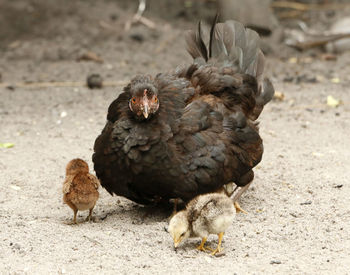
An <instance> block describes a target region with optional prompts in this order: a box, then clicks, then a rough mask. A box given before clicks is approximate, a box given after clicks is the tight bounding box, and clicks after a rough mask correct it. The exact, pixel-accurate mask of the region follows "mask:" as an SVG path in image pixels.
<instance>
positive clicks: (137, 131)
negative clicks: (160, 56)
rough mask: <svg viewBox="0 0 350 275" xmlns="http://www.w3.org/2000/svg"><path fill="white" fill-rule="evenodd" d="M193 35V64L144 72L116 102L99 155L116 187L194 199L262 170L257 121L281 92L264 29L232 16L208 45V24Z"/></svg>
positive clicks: (102, 174) (98, 163)
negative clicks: (268, 68)
mask: <svg viewBox="0 0 350 275" xmlns="http://www.w3.org/2000/svg"><path fill="white" fill-rule="evenodd" d="M186 41H187V46H188V52H189V53H190V54H191V55H192V57H193V59H194V63H193V64H192V65H190V66H188V67H186V68H181V69H177V70H176V71H175V72H173V73H164V74H163V73H162V74H158V75H157V76H156V77H154V78H153V77H151V76H148V75H143V76H136V77H135V78H134V79H133V80H131V82H130V84H129V85H128V86H127V87H125V89H124V92H123V93H121V94H120V95H119V97H118V98H117V99H116V100H115V101H114V102H113V103H112V104H111V105H110V106H109V109H108V116H107V124H106V126H105V128H104V129H103V131H102V133H101V135H100V136H99V137H98V138H97V139H96V141H95V147H94V150H95V153H94V155H93V162H94V165H95V166H94V167H95V171H96V174H97V176H98V178H99V179H100V181H101V184H102V186H103V187H105V188H106V189H107V190H108V192H110V193H111V194H113V193H115V194H117V195H121V196H124V197H126V198H129V199H130V200H133V201H135V202H137V203H141V204H149V203H153V202H155V201H158V200H159V199H165V200H167V199H170V198H181V199H182V200H184V201H188V200H190V199H192V198H193V197H194V196H196V195H198V194H201V193H207V192H212V191H215V190H217V189H219V188H221V187H222V186H223V185H225V184H228V183H230V182H234V183H236V184H237V185H238V186H245V185H247V184H248V183H249V182H251V180H252V179H253V177H254V173H253V171H252V168H253V167H254V166H256V165H257V164H258V163H259V162H260V160H261V157H262V154H263V145H262V140H261V138H260V136H259V131H258V127H257V123H256V122H254V121H255V120H256V119H257V118H258V116H259V115H260V113H261V111H262V109H263V107H264V105H265V104H266V103H267V102H269V101H270V100H271V98H272V96H273V94H274V89H273V86H272V84H271V83H270V82H269V80H267V79H265V80H264V79H263V76H262V74H263V69H264V56H263V54H262V52H261V50H260V49H259V45H258V44H259V37H258V35H257V34H256V33H255V32H254V31H252V30H249V29H245V28H244V26H243V25H242V24H240V23H239V22H235V21H227V22H226V23H214V24H213V27H212V29H211V32H210V41H209V46H208V47H207V46H206V45H205V43H204V41H203V39H202V30H201V26H200V24H199V25H198V30H197V32H193V31H190V32H188V33H187V34H186Z"/></svg>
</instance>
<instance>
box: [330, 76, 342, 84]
mask: <svg viewBox="0 0 350 275" xmlns="http://www.w3.org/2000/svg"><path fill="white" fill-rule="evenodd" d="M331 82H332V83H336V84H338V83H340V78H339V77H333V78H332V79H331Z"/></svg>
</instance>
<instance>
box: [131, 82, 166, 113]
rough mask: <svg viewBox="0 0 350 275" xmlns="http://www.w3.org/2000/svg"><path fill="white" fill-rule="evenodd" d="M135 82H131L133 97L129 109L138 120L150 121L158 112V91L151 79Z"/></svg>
mask: <svg viewBox="0 0 350 275" xmlns="http://www.w3.org/2000/svg"><path fill="white" fill-rule="evenodd" d="M135 80H136V81H135ZM135 80H134V81H132V82H131V85H130V88H129V91H130V95H131V97H130V99H129V108H130V110H131V111H132V112H133V113H134V114H135V115H136V117H137V118H138V119H148V118H149V117H151V116H152V115H154V114H155V113H156V112H157V111H158V108H159V99H158V90H157V88H156V87H155V86H154V84H153V83H152V80H151V79H150V77H142V78H140V79H135Z"/></svg>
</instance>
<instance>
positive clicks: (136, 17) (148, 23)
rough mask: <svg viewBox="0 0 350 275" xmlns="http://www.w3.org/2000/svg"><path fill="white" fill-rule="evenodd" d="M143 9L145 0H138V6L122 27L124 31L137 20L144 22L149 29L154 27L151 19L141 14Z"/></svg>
mask: <svg viewBox="0 0 350 275" xmlns="http://www.w3.org/2000/svg"><path fill="white" fill-rule="evenodd" d="M145 9H146V0H139V7H138V10H137V12H136V14H135V15H134V16H133V18H132V19H131V20H128V21H127V22H126V23H125V27H124V29H125V31H128V30H130V28H131V26H132V25H133V24H135V23H138V22H140V23H142V24H144V25H145V26H146V27H148V28H150V29H155V28H156V24H155V23H154V22H153V21H151V20H150V19H147V18H145V17H143V16H142V14H143V12H144V11H145Z"/></svg>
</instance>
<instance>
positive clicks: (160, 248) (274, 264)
mask: <svg viewBox="0 0 350 275" xmlns="http://www.w3.org/2000/svg"><path fill="white" fill-rule="evenodd" d="M1 2H2V4H3V5H5V6H6V7H7V9H2V11H1V12H4V10H7V11H9V10H11V12H12V15H11V13H8V14H7V17H6V18H7V19H6V18H5V17H1V18H2V20H8V22H7V23H9V22H10V21H11V20H12V19H13V20H17V19H16V16H15V15H18V18H22V19H23V20H22V21H19V20H17V21H16V22H17V25H12V26H11V28H12V29H7V28H9V26H10V25H9V24H7V25H6V24H5V25H4V24H1V28H0V30H1V34H2V35H3V34H4V33H5V31H7V35H4V36H2V37H5V38H6V39H5V38H4V39H2V40H1V44H0V48H1V49H2V50H1V56H0V74H1V75H2V82H3V83H0V85H1V87H0V118H1V119H0V142H12V143H14V144H15V145H14V147H13V148H9V149H5V148H0V171H1V178H0V188H1V192H0V216H1V223H0V239H1V242H0V271H1V273H3V274H23V273H28V274H33V273H36V274H48V273H50V274H55V273H59V274H61V273H62V274H63V273H67V274H89V273H97V272H98V273H101V274H116V273H122V274H124V273H125V274H130V273H132V274H134V273H146V274H148V273H152V274H154V273H156V274H157V273H161V274H166V273H175V274H176V273H210V274H218V273H220V274H222V273H231V274H233V273H236V274H257V273H258V274H259V273H260V274H261V273H266V274H269V273H280V274H282V273H283V274H291V273H297V274H315V273H318V274H320V273H322V274H329V273H335V274H349V270H350V256H349V251H350V235H349V231H350V224H349V220H350V204H349V196H350V187H349V177H350V161H349V159H350V150H349V148H350V139H349V134H350V130H349V129H350V107H349V103H350V90H349V84H350V66H349V63H350V53H347V54H343V55H340V56H338V58H337V60H336V61H323V60H322V59H321V58H320V55H319V53H318V52H316V53H312V55H310V54H303V55H301V54H297V53H294V55H293V56H291V57H295V58H294V59H285V58H283V59H281V58H277V57H273V56H270V57H268V64H267V74H268V75H270V76H271V78H272V80H273V82H274V84H275V87H276V90H277V91H280V92H283V93H284V95H285V98H284V100H283V101H277V100H276V101H273V102H271V103H270V104H269V105H268V106H267V107H266V109H265V110H264V112H263V114H262V116H261V117H260V122H261V123H260V128H261V135H262V137H263V139H264V144H265V154H264V157H263V161H262V162H261V163H260V164H259V166H258V167H257V169H256V170H255V171H256V178H255V180H254V184H253V185H252V187H251V188H250V189H249V190H248V191H247V192H246V194H245V195H244V196H243V197H242V199H241V205H242V207H243V208H245V209H246V210H247V211H248V212H249V214H247V215H244V214H240V215H238V216H237V218H236V221H235V223H234V224H233V225H232V227H231V228H230V229H229V230H228V231H227V233H226V235H225V237H224V243H223V247H224V252H225V254H224V255H222V256H221V257H212V256H209V255H207V254H205V253H201V252H198V251H196V250H194V247H195V245H197V244H198V241H199V240H198V239H193V240H190V241H188V242H187V243H185V244H184V245H182V246H181V247H180V248H179V249H178V250H177V251H176V252H175V251H174V249H173V246H172V240H171V238H170V236H169V235H168V233H167V232H166V230H165V228H166V227H167V218H168V216H169V214H170V211H169V210H164V209H160V208H156V207H153V208H152V207H146V208H145V207H142V206H139V205H136V204H134V203H132V202H130V201H128V200H126V199H123V198H120V197H112V196H110V195H109V194H108V193H107V192H106V191H105V190H104V189H102V188H101V189H100V194H101V198H100V200H99V201H98V204H97V206H96V208H95V210H94V213H95V217H96V221H95V222H91V223H85V222H82V221H83V219H84V218H85V216H86V215H87V213H80V215H79V221H81V223H80V224H78V225H75V226H72V225H68V224H67V223H68V222H69V221H70V220H71V218H72V216H73V213H72V211H71V210H70V209H69V208H68V207H67V206H66V205H64V204H63V202H62V194H61V185H62V182H63V179H64V169H65V165H66V163H67V162H68V161H69V160H70V159H72V158H75V157H81V158H83V159H85V160H87V161H88V163H89V165H90V168H91V169H92V163H91V155H92V147H93V144H94V140H95V138H96V137H97V136H98V134H99V133H100V131H101V129H102V127H103V126H104V124H105V117H106V111H107V107H108V105H109V103H110V102H111V101H112V100H113V99H115V98H116V97H117V96H118V93H120V91H121V89H122V87H105V88H103V89H101V90H89V89H88V88H86V87H46V88H45V87H44V88H38V87H37V88H29V87H25V88H23V87H17V86H16V83H22V82H25V81H27V82H28V81H32V82H36V81H43V82H50V81H85V79H86V76H87V75H88V74H90V73H94V72H95V73H99V74H101V75H102V76H103V78H104V79H105V80H106V81H119V80H128V79H129V78H130V77H132V76H133V75H134V74H136V73H152V74H155V73H157V72H161V71H166V70H168V69H170V68H174V67H175V66H177V65H179V64H186V63H188V62H190V61H191V60H190V58H189V56H188V55H187V54H186V52H185V47H184V41H183V38H182V37H181V33H182V31H183V30H184V29H187V28H189V27H190V26H191V25H193V24H192V23H191V22H189V21H187V20H185V19H184V18H183V17H181V16H183V14H181V13H180V15H179V16H173V17H172V18H171V21H167V20H166V19H164V16H163V17H162V16H151V15H152V14H151V13H148V14H147V13H146V16H147V15H149V16H150V18H152V20H154V21H155V22H156V23H157V26H158V27H157V29H156V30H149V29H147V28H146V27H144V26H135V27H133V28H132V29H131V30H130V31H129V32H128V33H123V29H122V28H123V24H124V22H125V20H126V18H127V17H130V16H131V15H132V11H133V8H135V7H136V5H134V6H133V5H127V4H126V3H125V1H121V2H120V3H119V4H116V3H115V2H114V1H101V2H100V1H99V2H96V3H95V1H81V2H80V1H74V2H69V3H73V4H71V5H68V4H67V5H60V6H59V7H57V6H55V5H54V3H53V1H47V2H45V3H48V4H47V5H48V8H47V7H46V8H45V7H44V8H43V7H42V6H41V5H39V4H40V1H29V3H31V4H28V3H26V2H24V1H15V3H12V4H10V3H11V1H1ZM38 3H39V4H38ZM50 5H51V6H50ZM3 7H4V6H3ZM44 11H45V12H44ZM69 11H71V12H69ZM36 12H37V15H35V14H36ZM21 14H22V15H21ZM28 14H29V15H28ZM33 14H34V15H35V16H34V15H33ZM20 15H21V16H20ZM24 15H26V16H27V17H26V16H24ZM44 15H45V16H44ZM28 16H29V17H28ZM38 16H39V17H38ZM40 16H43V18H41V19H40ZM4 18H5V19H4ZM25 18H27V19H26V20H25ZM34 19H35V20H34ZM169 22H170V23H169ZM2 23H4V22H2ZM87 50H91V51H94V52H95V53H97V54H99V55H100V56H101V57H102V58H103V59H104V61H105V62H104V63H102V64H97V63H94V62H77V61H76V58H77V57H78V56H79V55H80V54H81V53H83V52H85V51H87ZM286 51H287V50H286ZM288 53H289V51H288ZM8 86H10V87H8ZM328 95H332V96H333V97H335V98H337V99H341V100H342V102H343V104H342V105H340V106H339V107H337V108H331V107H329V106H327V104H326V98H327V96H328ZM209 244H210V245H211V246H213V247H214V246H215V245H216V236H212V237H211V238H210V239H209Z"/></svg>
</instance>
